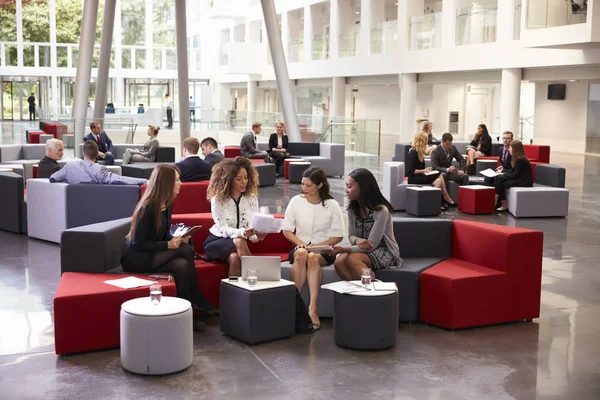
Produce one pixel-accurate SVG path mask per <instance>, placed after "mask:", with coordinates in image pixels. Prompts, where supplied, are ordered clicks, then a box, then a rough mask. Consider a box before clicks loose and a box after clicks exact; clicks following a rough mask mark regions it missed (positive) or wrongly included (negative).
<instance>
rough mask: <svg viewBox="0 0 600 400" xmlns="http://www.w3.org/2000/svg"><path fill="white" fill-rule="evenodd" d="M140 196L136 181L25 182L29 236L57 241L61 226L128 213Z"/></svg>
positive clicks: (80, 224) (63, 228)
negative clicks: (129, 183)
mask: <svg viewBox="0 0 600 400" xmlns="http://www.w3.org/2000/svg"><path fill="white" fill-rule="evenodd" d="M139 199H140V187H139V186H137V185H104V184H89V183H82V184H76V185H69V184H67V183H50V182H49V181H48V179H30V180H29V181H28V182H27V227H28V233H29V236H30V237H33V238H37V239H42V240H47V241H50V242H54V243H59V242H60V238H61V234H62V232H63V231H64V230H66V229H69V228H74V227H77V226H82V225H89V224H93V223H97V222H104V221H111V220H115V219H120V218H126V217H130V216H131V215H132V214H133V210H134V209H135V206H136V205H137V203H138V201H139Z"/></svg>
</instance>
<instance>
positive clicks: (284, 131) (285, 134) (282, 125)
mask: <svg viewBox="0 0 600 400" xmlns="http://www.w3.org/2000/svg"><path fill="white" fill-rule="evenodd" d="M277 125H281V127H282V128H283V134H282V135H281V136H287V131H286V129H285V124H284V123H283V122H281V121H277V122H275V131H277Z"/></svg>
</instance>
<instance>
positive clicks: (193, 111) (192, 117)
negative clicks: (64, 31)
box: [190, 110, 196, 122]
mask: <svg viewBox="0 0 600 400" xmlns="http://www.w3.org/2000/svg"><path fill="white" fill-rule="evenodd" d="M190 119H192V120H193V121H194V122H196V110H190Z"/></svg>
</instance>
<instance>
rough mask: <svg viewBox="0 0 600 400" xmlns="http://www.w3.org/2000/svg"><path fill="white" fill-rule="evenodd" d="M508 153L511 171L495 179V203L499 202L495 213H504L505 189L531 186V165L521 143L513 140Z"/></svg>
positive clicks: (505, 208)
mask: <svg viewBox="0 0 600 400" xmlns="http://www.w3.org/2000/svg"><path fill="white" fill-rule="evenodd" d="M508 152H509V153H510V155H511V158H512V160H511V164H512V169H510V170H509V171H507V172H506V173H505V174H504V175H499V176H497V177H496V196H497V199H496V203H498V200H500V208H497V209H496V211H506V210H507V209H508V207H506V189H509V188H511V187H531V186H533V174H532V171H531V163H530V162H529V160H528V159H527V157H526V156H525V150H524V149H523V143H521V141H520V140H513V141H512V142H511V143H510V147H509V148H508Z"/></svg>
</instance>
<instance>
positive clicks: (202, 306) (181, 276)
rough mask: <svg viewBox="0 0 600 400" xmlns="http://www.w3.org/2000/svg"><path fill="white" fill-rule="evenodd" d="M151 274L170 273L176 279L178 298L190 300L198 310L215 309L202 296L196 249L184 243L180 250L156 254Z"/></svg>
mask: <svg viewBox="0 0 600 400" xmlns="http://www.w3.org/2000/svg"><path fill="white" fill-rule="evenodd" d="M151 272H168V273H171V274H173V276H174V277H175V284H176V285H177V297H180V298H182V299H186V300H189V301H190V302H191V303H192V306H193V308H194V309H196V310H202V311H210V310H212V309H213V308H214V307H213V306H212V305H211V304H210V303H209V302H208V301H207V300H206V299H205V298H204V296H202V293H200V287H198V276H197V275H196V267H195V266H194V248H193V247H192V246H190V245H189V244H187V243H182V244H181V245H180V246H179V248H178V249H170V250H166V251H161V252H158V253H156V255H155V256H154V262H153V263H152V270H151Z"/></svg>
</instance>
